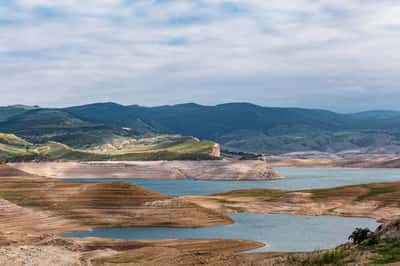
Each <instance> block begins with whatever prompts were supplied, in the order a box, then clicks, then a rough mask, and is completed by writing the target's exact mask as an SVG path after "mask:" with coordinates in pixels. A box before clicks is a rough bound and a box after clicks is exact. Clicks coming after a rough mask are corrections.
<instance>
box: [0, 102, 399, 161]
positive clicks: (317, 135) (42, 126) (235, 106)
mask: <svg viewBox="0 0 400 266" xmlns="http://www.w3.org/2000/svg"><path fill="white" fill-rule="evenodd" d="M2 116H3V117H5V114H3V113H2V109H1V108H0V117H2ZM0 132H6V133H13V134H16V135H18V136H19V137H22V138H24V139H26V140H28V141H30V142H33V143H46V142H47V141H56V142H61V143H63V144H66V145H68V146H70V147H72V148H76V149H89V150H101V149H106V147H107V146H111V147H119V146H121V145H122V146H126V145H123V143H131V142H132V139H138V138H143V137H152V136H157V135H160V134H161V135H171V134H172V135H176V134H178V135H183V136H194V137H196V138H200V139H208V140H212V141H215V142H218V143H220V144H221V145H222V149H224V150H229V151H233V152H242V151H243V152H256V153H265V154H282V153H290V152H302V151H319V152H331V153H338V152H343V151H350V150H357V151H360V152H361V153H390V154H397V153H400V115H399V116H398V115H397V112H396V111H371V112H362V113H357V114H340V113H335V112H330V111H326V110H318V109H303V108H274V107H262V106H258V105H254V104H249V103H229V104H221V105H216V106H203V105H199V104H195V103H188V104H179V105H167V106H158V107H143V106H138V105H130V106H124V105H120V104H116V103H95V104H89V105H83V106H75V107H68V108H61V109H41V108H35V109H33V110H25V111H24V112H21V113H19V114H17V115H14V116H11V117H9V118H8V119H7V120H6V121H3V122H0ZM128 146H129V145H128Z"/></svg>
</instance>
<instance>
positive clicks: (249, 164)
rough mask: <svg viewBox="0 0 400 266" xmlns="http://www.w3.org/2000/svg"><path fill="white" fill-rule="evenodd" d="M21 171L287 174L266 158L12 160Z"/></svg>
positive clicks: (148, 175) (221, 176) (56, 174)
mask: <svg viewBox="0 0 400 266" xmlns="http://www.w3.org/2000/svg"><path fill="white" fill-rule="evenodd" d="M9 165H10V166H11V167H13V168H16V169H19V170H21V171H24V172H27V173H30V174H34V175H39V176H46V177H51V178H69V177H70V178H76V177H80V178H133V177H135V178H138V179H172V180H174V179H195V180H238V181H240V180H276V179H282V178H284V176H282V175H281V174H279V173H278V172H277V171H275V170H274V169H272V167H270V166H269V164H268V163H267V162H264V161H258V160H253V161H247V160H246V161H240V160H215V161H147V162H145V161H135V162H29V163H9Z"/></svg>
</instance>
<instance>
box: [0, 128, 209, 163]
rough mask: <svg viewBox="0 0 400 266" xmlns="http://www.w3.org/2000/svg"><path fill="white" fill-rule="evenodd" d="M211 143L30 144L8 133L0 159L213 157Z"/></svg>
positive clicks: (2, 140)
mask: <svg viewBox="0 0 400 266" xmlns="http://www.w3.org/2000/svg"><path fill="white" fill-rule="evenodd" d="M214 145H215V143H214V142H210V141H199V140H197V139H193V138H181V139H180V140H178V139H175V141H174V142H168V143H167V142H166V141H164V142H162V144H160V143H155V144H147V145H137V146H136V147H134V146H131V147H130V148H127V149H108V150H98V151H96V150H84V149H74V148H71V147H69V146H67V145H65V144H62V143H58V142H48V143H45V144H32V143H29V142H26V141H25V140H23V139H21V138H19V137H17V136H15V135H12V134H3V133H0V162H11V161H31V160H45V161H54V160H67V161H68V160H78V161H104V160H111V161H131V160H185V159H193V160H197V159H216V158H214V157H213V156H211V155H210V152H211V151H212V150H213V147H214Z"/></svg>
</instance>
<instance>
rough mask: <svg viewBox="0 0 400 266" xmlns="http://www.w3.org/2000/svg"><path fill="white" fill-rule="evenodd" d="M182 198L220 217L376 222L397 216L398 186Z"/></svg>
mask: <svg viewBox="0 0 400 266" xmlns="http://www.w3.org/2000/svg"><path fill="white" fill-rule="evenodd" d="M183 198H184V199H185V200H188V201H191V202H193V203H196V204H198V205H200V206H203V207H205V208H210V209H214V210H217V211H220V212H221V213H229V212H255V213H275V214H281V213H282V214H283V213H285V214H302V215H338V216H352V217H370V218H374V219H377V220H380V221H389V220H392V219H394V218H396V217H399V216H400V182H394V183H379V184H366V185H355V186H347V187H339V188H331V189H317V190H300V191H284V190H271V189H252V190H236V191H231V192H227V193H221V194H216V195H210V196H185V197H183Z"/></svg>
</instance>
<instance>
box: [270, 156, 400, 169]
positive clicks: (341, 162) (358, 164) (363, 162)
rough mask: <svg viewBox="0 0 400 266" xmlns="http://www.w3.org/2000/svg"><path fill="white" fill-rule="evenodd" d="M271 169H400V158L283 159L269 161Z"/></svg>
mask: <svg viewBox="0 0 400 266" xmlns="http://www.w3.org/2000/svg"><path fill="white" fill-rule="evenodd" d="M269 165H270V166H271V167H281V166H287V167H291V166H293V167H294V166H295V167H342V168H400V157H370V158H353V159H283V160H271V161H269Z"/></svg>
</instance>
